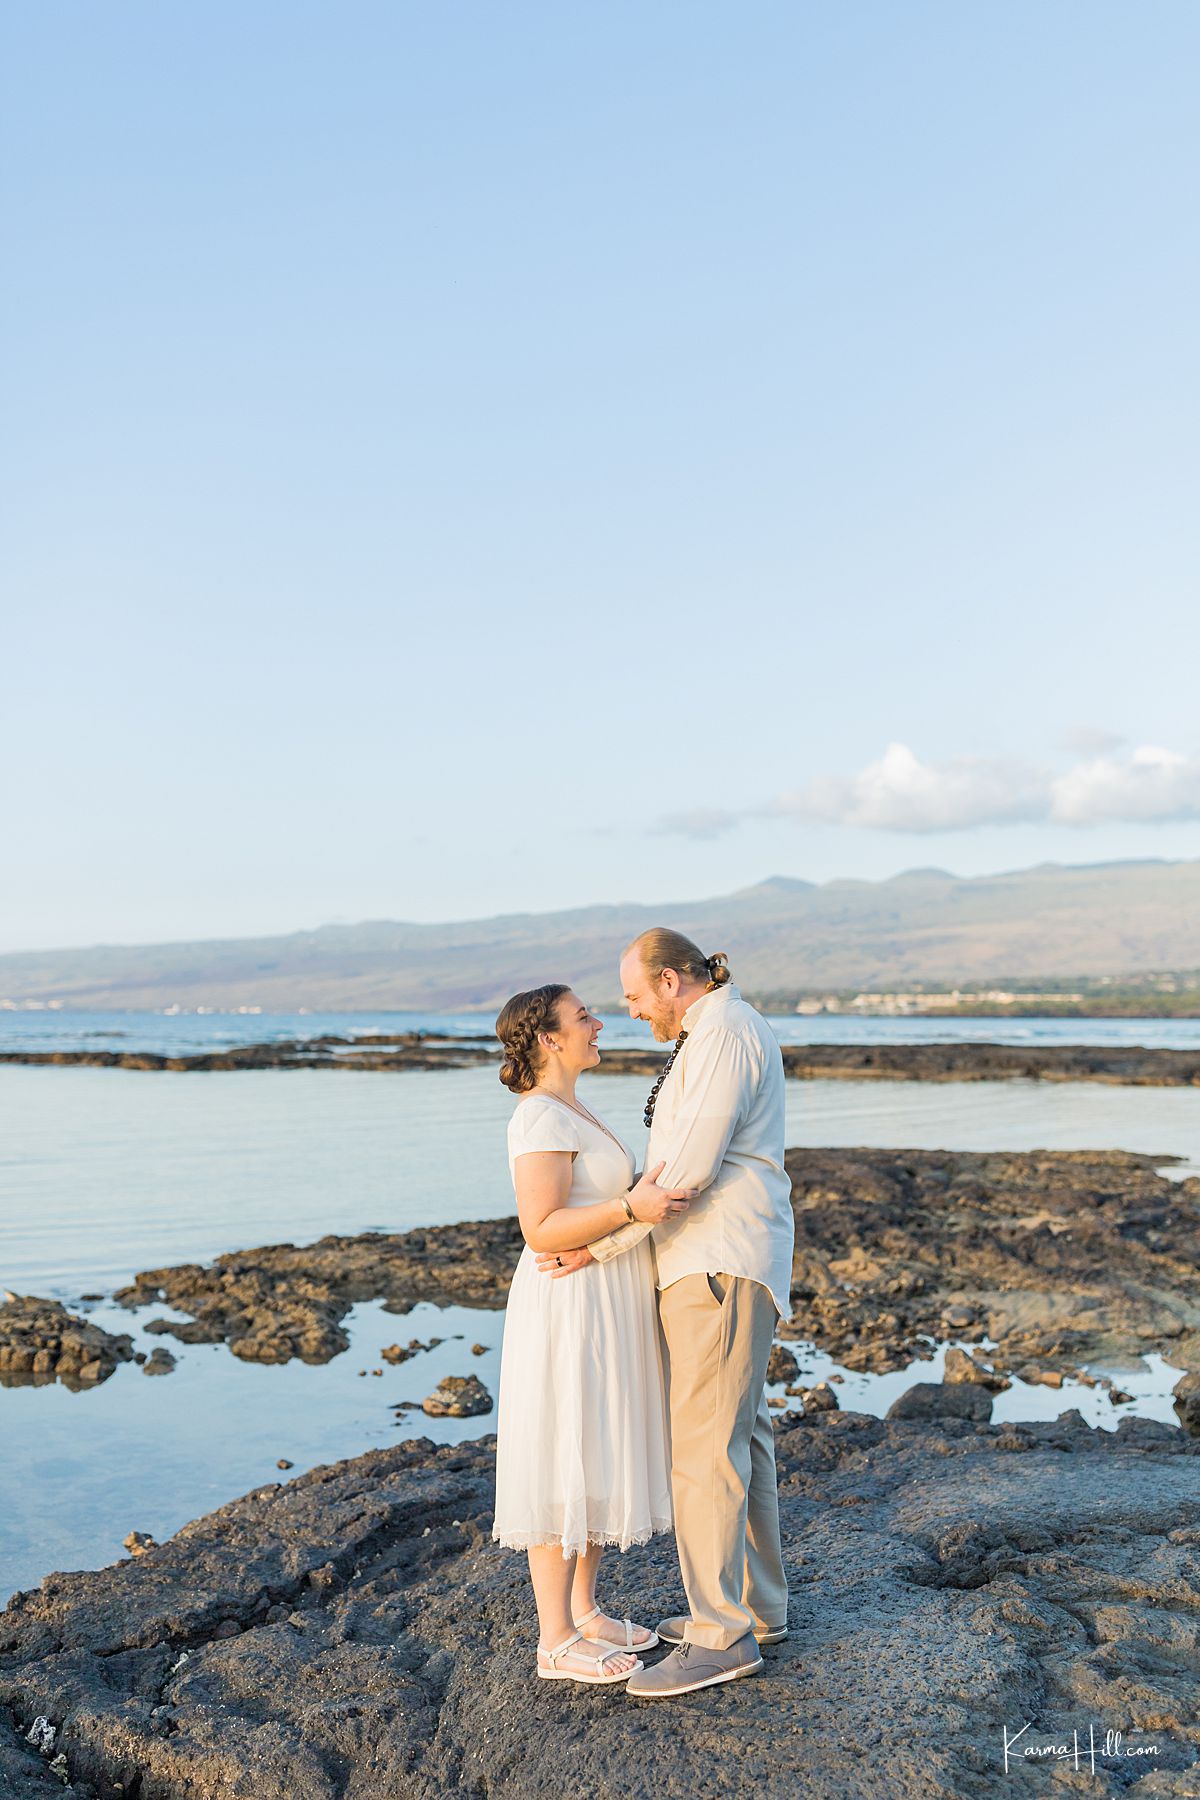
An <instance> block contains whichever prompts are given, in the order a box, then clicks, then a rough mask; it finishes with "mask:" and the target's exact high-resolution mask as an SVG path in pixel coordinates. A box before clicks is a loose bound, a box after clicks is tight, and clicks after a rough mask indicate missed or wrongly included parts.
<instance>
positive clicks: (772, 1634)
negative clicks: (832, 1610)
mask: <svg viewBox="0 0 1200 1800" xmlns="http://www.w3.org/2000/svg"><path fill="white" fill-rule="evenodd" d="M687 1626H688V1620H687V1619H686V1618H685V1617H684V1616H683V1614H682V1613H681V1614H680V1615H679V1616H678V1617H677V1618H674V1619H661V1620H660V1621H659V1626H658V1635H659V1637H660V1638H661V1639H662V1641H663V1643H664V1644H682V1642H683V1636H684V1632H685V1631H686V1630H687ZM787 1634H788V1628H787V1626H786V1625H764V1626H762V1627H761V1629H760V1628H759V1627H757V1626H756V1627H755V1631H754V1636H755V1638H756V1640H757V1642H758V1643H760V1644H782V1642H783V1640H784V1638H785V1637H786V1636H787ZM641 1648H642V1646H641V1644H639V1645H638V1649H639V1650H640V1649H641Z"/></svg>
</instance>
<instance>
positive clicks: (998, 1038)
mask: <svg viewBox="0 0 1200 1800" xmlns="http://www.w3.org/2000/svg"><path fill="white" fill-rule="evenodd" d="M601 1016H602V1017H603V1019H604V1024H605V1032H606V1038H605V1041H606V1042H607V1043H610V1044H621V1045H641V1046H643V1047H646V1048H652V1047H653V1043H654V1040H653V1038H652V1037H651V1035H650V1029H649V1027H648V1026H646V1025H640V1024H638V1023H637V1022H636V1021H633V1020H630V1019H629V1018H627V1017H626V1016H625V1015H624V1014H613V1013H604V1014H603V1015H601ZM770 1023H771V1025H772V1027H773V1029H774V1030H775V1032H776V1033H777V1035H778V1037H779V1040H780V1042H781V1043H784V1044H884V1043H893V1044H895V1043H899V1044H927V1043H952V1044H959V1043H980V1042H985V1043H998V1044H1124V1045H1136V1044H1146V1045H1159V1046H1162V1047H1164V1048H1166V1049H1174V1050H1193V1049H1196V1048H1197V1047H1198V1046H1200V1019H860V1018H856V1017H853V1016H849V1015H846V1014H837V1015H836V1016H829V1017H826V1016H820V1017H817V1018H800V1017H798V1016H797V1015H796V1014H794V1013H777V1014H774V1015H772V1016H771V1019H770ZM491 1029H492V1016H491V1014H490V1013H422V1012H391V1013H382V1012H381V1013H370V1012H367V1013H363V1012H355V1013H153V1012H57V1011H50V1010H46V1011H31V1012H25V1011H18V1012H8V1011H2V1010H0V1050H153V1051H156V1052H159V1053H161V1054H172V1055H178V1056H186V1055H189V1054H191V1053H192V1052H195V1051H201V1050H225V1049H228V1048H229V1047H230V1046H231V1045H234V1044H274V1043H281V1042H284V1041H291V1040H292V1039H295V1038H308V1037H319V1036H322V1035H324V1034H326V1033H327V1034H329V1035H331V1036H334V1037H347V1038H353V1037H364V1036H368V1035H370V1034H372V1033H376V1032H401V1031H428V1032H435V1033H437V1034H439V1035H442V1036H446V1037H477V1036H484V1037H489V1036H490V1034H491Z"/></svg>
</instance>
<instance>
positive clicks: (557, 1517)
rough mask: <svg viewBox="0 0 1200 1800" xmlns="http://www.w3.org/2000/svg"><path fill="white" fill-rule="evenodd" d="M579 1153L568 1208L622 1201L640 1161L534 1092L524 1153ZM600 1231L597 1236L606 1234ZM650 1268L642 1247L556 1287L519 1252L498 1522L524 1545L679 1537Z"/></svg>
mask: <svg viewBox="0 0 1200 1800" xmlns="http://www.w3.org/2000/svg"><path fill="white" fill-rule="evenodd" d="M534 1150H570V1151H574V1152H575V1153H576V1154H575V1160H574V1162H573V1163H572V1165H571V1190H570V1195H569V1197H568V1199H567V1202H566V1204H567V1205H568V1206H594V1205H595V1204H596V1203H597V1202H598V1201H602V1200H612V1199H615V1198H616V1197H617V1196H618V1195H620V1194H623V1193H625V1191H626V1190H627V1188H628V1187H629V1184H630V1182H631V1181H632V1180H633V1174H634V1163H633V1156H632V1155H631V1153H630V1151H629V1150H628V1149H627V1148H626V1146H625V1145H624V1144H621V1145H619V1146H618V1144H615V1143H614V1142H613V1140H612V1138H610V1137H608V1136H607V1135H606V1134H605V1133H604V1132H603V1131H601V1130H599V1129H598V1128H597V1127H596V1126H594V1125H592V1124H591V1123H590V1122H589V1121H588V1120H586V1119H584V1118H581V1117H580V1116H579V1114H577V1113H575V1112H572V1110H571V1108H570V1107H568V1106H566V1105H564V1103H563V1102H562V1101H560V1100H556V1099H554V1098H553V1097H552V1096H551V1095H548V1094H531V1095H530V1096H529V1097H528V1098H527V1099H525V1100H521V1101H519V1102H518V1104H517V1107H516V1110H515V1111H514V1113H513V1116H512V1119H511V1121H510V1123H509V1127H508V1162H509V1168H510V1170H512V1171H513V1174H514V1184H515V1165H516V1159H517V1157H518V1156H520V1155H521V1154H522V1153H523V1152H524V1151H534ZM597 1235H599V1234H597ZM655 1299H656V1296H655V1288H654V1263H653V1257H652V1253H651V1250H650V1245H649V1242H648V1241H647V1240H646V1239H643V1240H642V1242H641V1243H639V1244H637V1245H635V1246H634V1248H633V1249H632V1250H629V1251H627V1252H626V1253H625V1254H624V1255H621V1256H615V1257H613V1258H612V1259H611V1261H609V1262H604V1263H588V1264H587V1266H586V1267H585V1268H583V1269H577V1270H576V1271H575V1272H574V1273H573V1274H571V1275H563V1276H561V1277H559V1278H558V1279H557V1280H555V1279H554V1278H552V1277H551V1276H549V1275H543V1274H540V1273H539V1272H538V1268H537V1263H536V1260H535V1256H534V1252H533V1251H532V1250H531V1249H530V1248H529V1246H528V1245H526V1246H525V1248H524V1249H523V1250H522V1252H521V1260H520V1262H519V1263H518V1264H517V1269H516V1273H515V1275H514V1276H513V1279H512V1286H511V1288H510V1289H509V1295H508V1310H507V1312H506V1314H505V1319H504V1344H503V1350H502V1352H501V1361H500V1410H499V1417H498V1421H497V1427H496V1430H497V1445H496V1519H495V1524H494V1525H493V1527H492V1536H493V1538H495V1539H496V1540H497V1542H499V1543H501V1544H505V1545H507V1546H508V1547H509V1548H510V1549H514V1550H527V1549H528V1548H529V1547H530V1545H536V1544H559V1543H561V1545H562V1549H563V1555H564V1556H574V1555H576V1554H577V1553H578V1552H579V1551H581V1550H585V1549H586V1548H587V1546H588V1545H589V1544H619V1545H620V1547H621V1549H622V1550H624V1549H626V1548H628V1546H629V1545H630V1544H642V1543H645V1542H646V1540H647V1539H648V1538H649V1537H650V1536H651V1535H652V1534H653V1533H654V1532H657V1531H669V1530H670V1529H671V1476H670V1456H669V1450H668V1444H669V1439H668V1435H667V1409H666V1398H665V1389H664V1384H663V1369H662V1356H661V1352H660V1349H659V1340H658V1316H657V1308H656V1305H655Z"/></svg>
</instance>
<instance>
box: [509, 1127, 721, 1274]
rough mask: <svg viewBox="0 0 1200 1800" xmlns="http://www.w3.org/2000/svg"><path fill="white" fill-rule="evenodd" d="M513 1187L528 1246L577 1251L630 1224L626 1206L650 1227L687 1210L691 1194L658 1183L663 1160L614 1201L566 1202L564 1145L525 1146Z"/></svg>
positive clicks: (567, 1183)
mask: <svg viewBox="0 0 1200 1800" xmlns="http://www.w3.org/2000/svg"><path fill="white" fill-rule="evenodd" d="M514 1169H515V1172H516V1186H517V1216H518V1217H519V1219H520V1221H521V1231H522V1233H523V1235H524V1238H525V1242H526V1243H527V1244H528V1245H529V1248H530V1249H531V1250H541V1251H549V1252H550V1253H551V1254H554V1253H555V1252H557V1251H559V1250H579V1249H581V1248H582V1247H583V1245H584V1244H587V1243H590V1242H592V1241H593V1240H594V1239H596V1238H601V1237H604V1236H605V1235H606V1234H607V1233H608V1232H610V1231H614V1230H615V1229H616V1228H617V1226H619V1225H625V1224H628V1223H629V1219H628V1214H627V1213H626V1211H625V1201H626V1200H628V1202H629V1207H630V1210H631V1211H632V1212H633V1214H634V1217H635V1218H636V1219H637V1220H638V1221H640V1223H641V1224H642V1225H643V1226H644V1227H645V1228H646V1229H649V1227H650V1226H651V1225H657V1224H658V1223H659V1221H660V1220H662V1219H666V1218H671V1217H677V1216H678V1215H679V1214H680V1213H683V1212H686V1211H687V1205H688V1201H689V1200H690V1199H691V1198H692V1191H691V1189H690V1188H660V1187H659V1186H658V1183H657V1181H656V1180H655V1177H656V1176H657V1175H658V1174H660V1173H661V1170H662V1164H661V1163H660V1164H659V1165H658V1168H656V1169H648V1170H647V1172H646V1173H645V1174H644V1175H643V1176H642V1178H641V1180H640V1181H639V1182H637V1183H636V1184H635V1186H633V1187H632V1188H631V1189H630V1190H629V1193H628V1194H627V1195H625V1196H622V1197H620V1198H618V1199H614V1200H600V1201H598V1202H597V1203H596V1205H595V1206H568V1205H567V1203H566V1202H567V1196H568V1194H569V1193H570V1191H571V1154H570V1151H568V1150H527V1151H525V1152H523V1153H522V1154H521V1155H519V1156H518V1157H517V1158H516V1160H515V1163H514Z"/></svg>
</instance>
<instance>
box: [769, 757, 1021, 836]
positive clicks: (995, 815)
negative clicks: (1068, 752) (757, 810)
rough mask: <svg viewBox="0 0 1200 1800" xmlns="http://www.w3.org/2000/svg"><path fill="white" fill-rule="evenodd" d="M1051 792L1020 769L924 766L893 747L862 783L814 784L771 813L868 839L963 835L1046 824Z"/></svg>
mask: <svg viewBox="0 0 1200 1800" xmlns="http://www.w3.org/2000/svg"><path fill="white" fill-rule="evenodd" d="M1044 788H1045V782H1044V778H1043V777H1041V776H1039V774H1038V773H1037V771H1036V770H1032V769H1028V768H1026V767H1025V766H1024V765H1023V764H1020V763H1016V762H1000V761H993V760H989V759H987V758H984V757H970V756H962V757H956V758H955V759H954V760H953V761H951V762H947V763H941V764H936V763H923V762H921V761H920V760H919V758H918V757H917V756H915V755H914V754H913V752H912V751H911V750H910V749H909V747H908V745H907V744H889V745H888V747H887V749H886V750H885V751H884V753H883V755H882V756H881V757H880V759H879V761H878V762H873V763H868V764H867V766H866V768H865V769H861V770H860V771H859V773H858V774H857V775H852V776H850V777H849V778H848V779H838V778H828V777H827V778H824V779H821V780H817V781H812V782H809V783H808V785H807V786H806V787H803V788H800V789H798V790H797V791H796V792H795V793H792V794H783V795H781V796H780V798H779V799H778V800H777V801H776V802H775V804H774V806H773V807H772V808H771V811H773V812H776V813H784V814H791V815H793V816H794V817H796V818H800V819H822V820H824V821H826V822H827V823H829V824H834V825H853V826H857V827H858V828H859V829H862V830H868V831H871V830H873V831H919V832H923V831H962V830H964V829H966V828H967V827H969V826H972V825H998V824H1012V823H1014V822H1015V821H1017V820H1022V819H1024V820H1028V819H1036V818H1038V817H1040V816H1041V814H1042V812H1043V811H1044V805H1045V798H1044Z"/></svg>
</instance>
